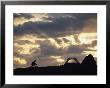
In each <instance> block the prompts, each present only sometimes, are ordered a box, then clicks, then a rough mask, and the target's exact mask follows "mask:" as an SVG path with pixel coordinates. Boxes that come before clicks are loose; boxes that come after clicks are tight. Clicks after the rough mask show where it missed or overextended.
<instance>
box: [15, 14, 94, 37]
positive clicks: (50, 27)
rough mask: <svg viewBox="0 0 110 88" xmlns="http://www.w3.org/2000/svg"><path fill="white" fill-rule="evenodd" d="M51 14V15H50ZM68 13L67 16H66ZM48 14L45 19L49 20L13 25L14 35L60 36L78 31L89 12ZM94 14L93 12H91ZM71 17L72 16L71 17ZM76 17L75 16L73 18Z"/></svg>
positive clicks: (88, 16) (89, 15) (80, 29)
mask: <svg viewBox="0 0 110 88" xmlns="http://www.w3.org/2000/svg"><path fill="white" fill-rule="evenodd" d="M50 15H51V16H50ZM66 15H68V16H66ZM66 15H65V14H62V17H61V14H54V13H53V14H52V13H51V14H48V18H46V19H47V20H50V21H51V22H45V21H41V22H37V21H35V22H32V21H29V22H25V23H24V24H23V25H19V26H15V27H14V34H15V35H24V34H36V35H38V36H39V37H46V36H48V37H61V36H67V35H70V34H76V33H80V32H81V31H82V30H83V27H84V25H85V22H86V21H87V19H90V17H92V15H91V14H81V15H79V14H75V13H73V14H69V13H68V14H66ZM49 16H50V17H49ZM93 16H94V14H93ZM72 17H73V18H72ZM75 17H76V18H75Z"/></svg>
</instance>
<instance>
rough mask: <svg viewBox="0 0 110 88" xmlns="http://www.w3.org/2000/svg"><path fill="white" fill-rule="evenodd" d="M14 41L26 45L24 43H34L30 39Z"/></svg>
mask: <svg viewBox="0 0 110 88" xmlns="http://www.w3.org/2000/svg"><path fill="white" fill-rule="evenodd" d="M14 43H17V44H19V45H24V44H33V42H31V41H29V40H18V41H14Z"/></svg>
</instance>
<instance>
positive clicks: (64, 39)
mask: <svg viewBox="0 0 110 88" xmlns="http://www.w3.org/2000/svg"><path fill="white" fill-rule="evenodd" d="M62 39H63V41H64V42H65V43H67V42H70V41H69V40H68V39H66V38H62Z"/></svg>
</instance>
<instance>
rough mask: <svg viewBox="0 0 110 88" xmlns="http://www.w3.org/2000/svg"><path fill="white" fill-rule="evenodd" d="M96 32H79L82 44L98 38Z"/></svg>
mask: <svg viewBox="0 0 110 88" xmlns="http://www.w3.org/2000/svg"><path fill="white" fill-rule="evenodd" d="M96 36H97V34H96V33H81V34H79V37H78V38H79V40H80V42H81V43H80V44H90V43H91V41H93V40H96Z"/></svg>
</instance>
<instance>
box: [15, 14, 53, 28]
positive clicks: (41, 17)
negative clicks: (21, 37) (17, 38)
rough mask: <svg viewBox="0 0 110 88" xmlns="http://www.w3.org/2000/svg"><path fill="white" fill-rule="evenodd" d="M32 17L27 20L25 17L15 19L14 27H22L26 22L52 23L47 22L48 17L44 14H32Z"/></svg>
mask: <svg viewBox="0 0 110 88" xmlns="http://www.w3.org/2000/svg"><path fill="white" fill-rule="evenodd" d="M31 15H32V17H31V18H29V19H27V18H25V17H22V16H21V17H16V18H15V19H14V26H18V25H23V24H24V23H26V22H52V21H51V20H47V18H48V15H47V14H46V13H45V14H44V13H39V14H36V13H32V14H31Z"/></svg>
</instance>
